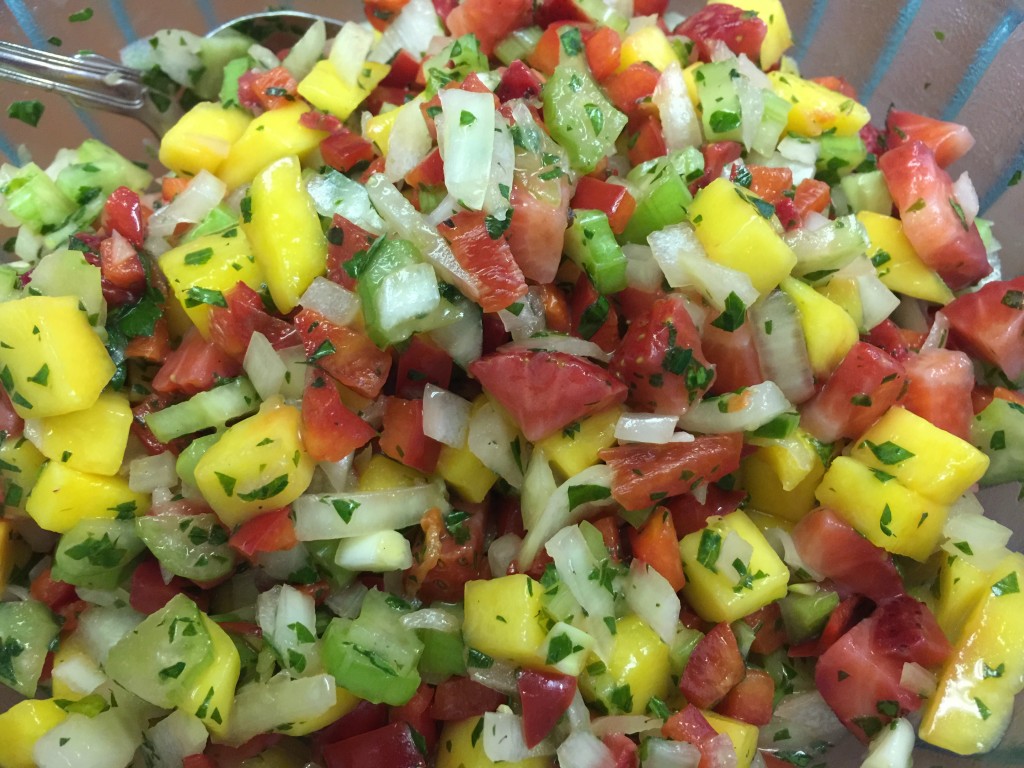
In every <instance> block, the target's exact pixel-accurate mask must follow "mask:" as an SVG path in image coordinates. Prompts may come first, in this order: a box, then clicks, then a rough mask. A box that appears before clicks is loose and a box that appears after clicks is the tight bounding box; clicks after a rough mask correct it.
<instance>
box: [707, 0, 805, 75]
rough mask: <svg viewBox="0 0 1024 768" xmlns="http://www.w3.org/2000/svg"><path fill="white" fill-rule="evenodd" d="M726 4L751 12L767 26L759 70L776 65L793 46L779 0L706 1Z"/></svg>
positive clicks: (709, 3)
mask: <svg viewBox="0 0 1024 768" xmlns="http://www.w3.org/2000/svg"><path fill="white" fill-rule="evenodd" d="M715 3H726V4H728V5H735V6H736V7H737V8H742V9H743V10H745V11H753V12H754V13H756V14H757V15H758V17H759V18H760V19H761V21H763V22H764V23H765V25H767V27H768V32H767V34H766V35H765V36H764V42H762V43H761V69H764V70H768V69H771V67H773V66H775V64H777V63H778V61H779V59H781V58H782V54H783V53H785V52H786V50H787V49H788V48H789V46H791V45H792V44H793V33H792V32H791V31H790V29H789V19H787V18H786V12H785V11H784V10H783V8H782V2H781V0H708V5H713V4H715Z"/></svg>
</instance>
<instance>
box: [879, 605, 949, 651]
mask: <svg viewBox="0 0 1024 768" xmlns="http://www.w3.org/2000/svg"><path fill="white" fill-rule="evenodd" d="M873 618H874V622H873V624H872V627H871V629H872V633H871V640H872V642H873V643H874V644H875V648H877V649H878V651H879V652H880V653H885V654H887V655H889V656H893V657H895V658H896V659H899V660H901V661H912V662H914V663H915V664H920V665H921V666H922V667H928V668H930V669H935V668H936V667H939V666H941V665H942V664H943V663H945V661H946V659H947V658H949V654H950V653H952V650H953V648H952V646H951V645H950V643H949V640H947V639H946V636H945V634H943V632H942V629H941V628H940V627H939V623H938V621H937V620H936V619H935V614H933V613H932V611H931V608H929V607H928V606H927V605H925V604H924V603H922V602H921V601H920V600H917V599H915V598H913V597H911V596H910V595H899V596H897V597H894V598H892V599H890V600H885V601H884V602H882V603H881V604H880V605H879V606H878V608H877V609H876V610H875V613H874V614H873Z"/></svg>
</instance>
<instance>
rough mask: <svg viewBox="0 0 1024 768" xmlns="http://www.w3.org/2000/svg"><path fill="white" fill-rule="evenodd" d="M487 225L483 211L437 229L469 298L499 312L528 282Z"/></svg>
mask: <svg viewBox="0 0 1024 768" xmlns="http://www.w3.org/2000/svg"><path fill="white" fill-rule="evenodd" d="M460 7H463V6H460ZM512 218H513V220H514V219H515V215H514V214H513V216H512ZM485 222H486V215H485V214H484V213H483V211H459V212H458V213H456V214H455V215H454V216H452V217H450V218H448V219H445V221H444V222H443V223H442V224H441V226H440V227H438V230H439V231H440V232H441V234H442V235H443V236H444V238H445V239H446V240H447V241H448V243H449V244H450V245H451V247H452V251H453V252H454V254H455V258H456V260H457V261H458V262H459V264H461V265H462V267H463V268H464V269H465V270H466V271H467V272H469V274H470V278H471V284H470V286H469V288H470V294H471V295H470V298H472V299H473V300H475V301H476V302H477V303H478V304H479V305H480V307H481V308H482V309H483V311H484V312H497V311H498V310H500V309H505V308H506V307H508V306H509V305H510V304H512V303H514V302H515V301H517V300H518V299H521V298H522V297H523V296H525V295H526V279H525V278H524V277H523V272H522V270H521V269H520V268H519V264H518V263H516V260H515V257H514V256H513V255H512V249H511V247H510V246H509V244H508V241H507V240H505V238H504V237H502V236H500V235H499V236H498V237H497V238H493V237H491V235H490V234H489V233H488V231H487V226H486V223H485ZM510 224H511V222H510Z"/></svg>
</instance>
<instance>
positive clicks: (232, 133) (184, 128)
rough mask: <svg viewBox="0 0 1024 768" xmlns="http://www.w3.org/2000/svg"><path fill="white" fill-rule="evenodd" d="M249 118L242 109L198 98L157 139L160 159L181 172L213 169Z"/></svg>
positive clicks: (223, 157) (192, 172) (192, 173)
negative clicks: (197, 101) (190, 107)
mask: <svg viewBox="0 0 1024 768" xmlns="http://www.w3.org/2000/svg"><path fill="white" fill-rule="evenodd" d="M250 122H252V117H251V116H250V115H249V113H248V112H246V111H245V110H244V109H236V108H233V107H222V106H221V105H220V104H218V103H217V102H210V101H201V102H199V103H198V104H196V105H195V106H194V107H192V109H190V110H189V111H188V112H186V113H185V114H184V115H182V116H181V118H180V119H179V120H178V122H176V123H175V124H174V125H173V126H171V129H170V130H169V131H167V133H165V134H164V135H163V138H161V139H160V155H159V157H160V162H161V163H163V165H165V166H167V167H168V168H170V169H171V170H172V171H174V172H175V173H177V174H179V175H184V176H195V175H196V174H197V173H199V172H200V171H204V170H205V171H209V172H210V173H216V172H217V169H218V168H219V167H220V164H221V163H223V162H224V159H225V158H226V157H227V156H228V152H230V150H231V145H232V144H233V143H234V142H236V141H237V140H238V138H239V137H240V136H241V135H242V134H243V133H244V132H245V129H246V127H248V125H249V123H250Z"/></svg>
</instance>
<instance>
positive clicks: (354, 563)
mask: <svg viewBox="0 0 1024 768" xmlns="http://www.w3.org/2000/svg"><path fill="white" fill-rule="evenodd" d="M334 562H335V563H336V564H337V565H340V566H341V567H342V568H344V569H346V570H349V571H353V572H356V573H358V572H359V571H369V572H370V573H386V572H388V571H403V570H405V569H406V568H408V567H410V566H411V565H412V545H410V544H409V540H408V539H407V538H405V536H403V535H402V534H401V533H399V532H398V531H376V532H374V533H367V534H365V535H363V536H354V537H352V538H349V539H342V540H341V541H339V542H338V551H337V554H335V556H334Z"/></svg>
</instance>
